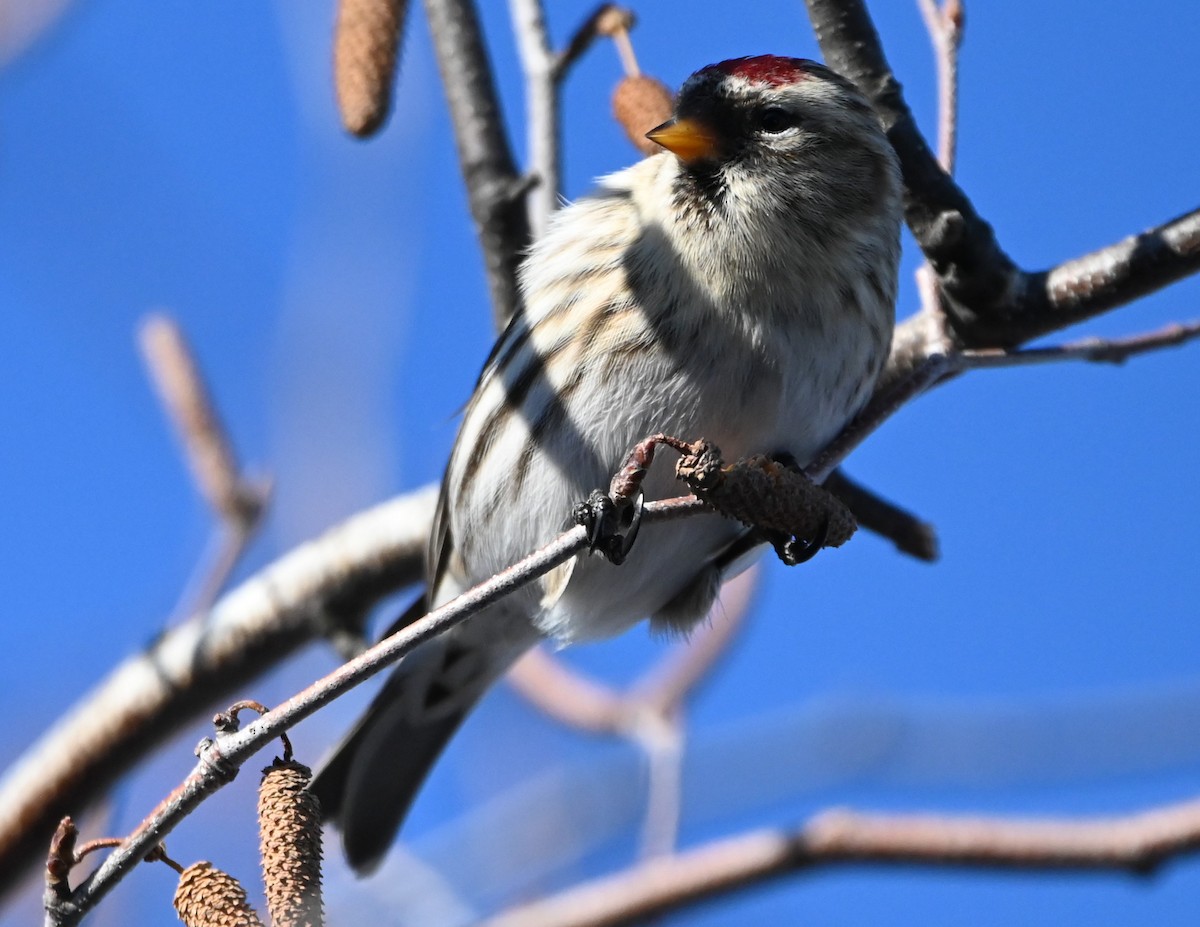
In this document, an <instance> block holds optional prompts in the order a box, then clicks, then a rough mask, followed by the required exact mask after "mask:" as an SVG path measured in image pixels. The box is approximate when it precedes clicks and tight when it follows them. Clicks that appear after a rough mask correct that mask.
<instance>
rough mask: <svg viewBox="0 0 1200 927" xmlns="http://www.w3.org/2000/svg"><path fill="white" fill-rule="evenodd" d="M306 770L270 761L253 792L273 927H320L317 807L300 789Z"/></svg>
mask: <svg viewBox="0 0 1200 927" xmlns="http://www.w3.org/2000/svg"><path fill="white" fill-rule="evenodd" d="M310 779H312V770H310V769H309V768H308V767H307V766H303V765H301V764H300V763H297V762H294V761H291V760H278V759H277V760H275V762H274V763H272V764H271V765H270V766H269V767H268V768H267V769H265V770H263V779H262V784H261V785H259V787H258V832H259V845H260V852H261V854H262V867H263V882H264V884H265V885H266V889H267V909H268V910H269V911H270V913H271V923H272V924H273V925H274V927H320V925H321V924H322V923H324V914H323V913H322V910H321V807H320V804H319V802H318V801H317V797H316V796H315V795H313V794H312V793H311V792H306V791H305V790H304V787H305V786H306V785H308V782H309V780H310Z"/></svg>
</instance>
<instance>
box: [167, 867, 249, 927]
mask: <svg viewBox="0 0 1200 927" xmlns="http://www.w3.org/2000/svg"><path fill="white" fill-rule="evenodd" d="M175 913H176V914H178V915H179V919H180V920H181V921H183V922H184V923H185V924H187V925H188V927H263V923H262V921H260V920H259V919H258V914H256V913H255V911H254V909H253V908H252V907H250V902H249V901H247V900H246V890H245V889H244V888H242V883H241V882H239V881H238V880H237V879H235V878H234V877H233V876H231V875H230V874H229V873H227V872H222V871H221V870H220V869H218V868H217V867H216V866H214V865H213V864H212V863H208V862H199V863H193V864H192V865H190V866H188V867H187V869H185V870H183V872H182V873H180V876H179V885H178V887H176V889H175Z"/></svg>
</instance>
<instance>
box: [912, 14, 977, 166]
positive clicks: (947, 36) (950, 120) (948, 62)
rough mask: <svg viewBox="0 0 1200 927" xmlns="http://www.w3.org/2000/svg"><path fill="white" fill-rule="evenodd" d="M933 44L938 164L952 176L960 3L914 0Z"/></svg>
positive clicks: (955, 128) (960, 42)
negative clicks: (936, 94)
mask: <svg viewBox="0 0 1200 927" xmlns="http://www.w3.org/2000/svg"><path fill="white" fill-rule="evenodd" d="M917 5H918V6H920V8H921V16H922V17H923V18H924V20H925V28H926V29H927V30H928V31H929V39H930V41H931V42H932V43H933V52H934V60H935V61H936V63H937V77H938V162H939V163H940V164H941V165H942V170H944V171H945V172H946V173H947V174H953V173H954V160H955V149H956V148H957V144H958V50H959V48H960V47H961V46H962V38H963V24H964V22H965V17H964V12H963V5H962V0H941V2H940V3H939V0H917Z"/></svg>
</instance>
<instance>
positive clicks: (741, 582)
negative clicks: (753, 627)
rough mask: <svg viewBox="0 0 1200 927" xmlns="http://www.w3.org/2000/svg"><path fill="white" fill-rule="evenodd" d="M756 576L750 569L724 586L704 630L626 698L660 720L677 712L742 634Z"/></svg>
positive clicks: (656, 667)
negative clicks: (646, 709)
mask: <svg viewBox="0 0 1200 927" xmlns="http://www.w3.org/2000/svg"><path fill="white" fill-rule="evenodd" d="M758 576H759V570H758V568H757V567H752V568H751V569H749V570H747V571H746V572H744V573H741V574H739V575H738V576H735V577H734V578H733V579H731V580H729V581H728V582H727V583H725V585H724V586H723V587H722V588H721V595H720V597H719V598H718V599H717V602H716V604H715V605H714V606H713V611H712V614H711V615H710V616H709V619H708V621H707V622H706V623H705V625H704V627H702V628H701V629H699V630H698V631H697V632H696V633H695V634H694V635H693V636H692V638H691V640H689V641H688V642H687V644H686V645H681V646H679V647H676V648H673V649H672V650H671V651H669V652H668V653H667V654H666V656H665V657H664V658H663V659H662V660H661V661H660V662H659V663H657V664H655V665H654V666H653V667H651V668H650V670H649V671H647V672H646V673H645V674H644V675H642V676H641V677H640V678H639V679H638V680H637V681H636V682H635V683H634V684H633V686H632V688H631V690H630V693H629V697H630V698H631V699H633V700H634V701H636V702H638V703H640V704H643V705H646V706H647V707H648V708H649V709H650V710H651V711H653V712H655V713H657V714H659V715H661V716H663V717H669V716H671V715H673V714H676V713H677V712H679V711H680V710H681V709H682V707H683V703H684V701H685V700H686V699H687V697H688V695H689V694H690V693H691V692H692V690H693V689H695V688H696V686H698V685H699V684H700V683H701V682H702V681H703V680H704V679H706V678H707V677H708V674H709V673H710V672H711V671H712V668H713V667H714V666H715V665H716V662H717V660H719V659H720V658H721V656H722V655H724V654H725V653H726V652H727V651H728V650H729V645H730V644H731V643H732V642H733V640H734V638H735V637H737V634H738V632H739V631H741V629H742V626H743V624H744V622H745V620H746V617H747V616H748V615H749V612H750V605H751V603H752V602H753V600H754V593H755V590H756V589H757V587H758Z"/></svg>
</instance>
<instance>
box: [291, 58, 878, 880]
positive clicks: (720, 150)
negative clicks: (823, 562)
mask: <svg viewBox="0 0 1200 927" xmlns="http://www.w3.org/2000/svg"><path fill="white" fill-rule="evenodd" d="M656 137H657V138H659V140H660V141H661V142H662V143H663V144H664V145H666V146H667V147H669V148H671V149H672V151H671V152H664V153H662V154H659V155H655V156H652V157H650V158H647V159H646V160H644V161H642V162H641V163H639V164H637V165H635V166H633V167H630V168H628V169H626V170H624V171H620V172H619V173H616V174H613V175H611V176H609V177H607V178H605V179H604V180H603V181H601V183H600V186H599V188H598V190H597V191H596V192H594V193H592V194H591V195H589V196H586V197H584V198H582V199H580V200H579V201H578V202H576V203H575V204H573V205H571V206H569V207H567V208H565V209H563V210H562V211H561V212H559V213H558V214H557V215H556V216H555V218H554V220H553V221H552V223H551V225H550V228H549V230H548V232H547V234H546V235H545V236H544V237H543V238H542V240H540V241H539V242H538V243H537V244H536V245H535V246H534V247H533V249H532V251H531V253H530V255H529V257H528V259H527V260H526V262H525V264H524V267H523V270H522V289H523V294H524V301H525V311H524V313H523V315H521V316H520V317H518V318H517V319H516V320H515V321H514V322H513V323H512V324H511V325H510V326H509V328H508V329H507V330H506V331H505V333H504V334H503V336H502V337H501V338H500V340H499V342H498V343H497V345H496V348H495V350H494V351H493V355H492V358H491V360H490V361H489V363H488V365H487V366H486V367H485V369H484V372H483V374H482V376H481V377H480V381H479V384H478V385H477V387H476V390H475V393H474V396H473V397H472V400H471V403H470V405H469V406H468V408H467V410H466V413H465V416H464V420H463V423H462V427H461V430H460V432H459V436H458V440H457V442H456V445H455V449H454V452H453V455H452V457H451V460H450V464H449V466H448V468H447V472H446V477H445V481H444V485H443V494H442V504H441V506H440V514H439V518H438V524H437V529H436V531H435V535H434V537H433V539H432V542H431V547H430V574H429V575H430V589H431V593H432V595H431V598H432V603H433V604H434V605H437V604H441V603H442V602H445V601H447V600H448V599H450V598H452V597H453V596H454V595H456V594H458V593H459V592H460V591H462V590H463V589H465V588H468V587H470V586H471V585H473V584H475V583H477V582H479V581H481V580H483V579H485V578H487V577H489V576H491V575H492V574H494V573H496V572H497V571H499V570H501V569H503V568H504V567H506V566H508V565H509V564H511V563H512V562H513V561H514V560H516V559H518V558H519V557H521V556H523V555H524V554H526V553H528V552H529V551H531V550H533V549H535V548H536V547H538V546H540V545H542V544H544V543H546V542H548V541H549V540H551V539H553V538H554V537H555V536H557V535H558V534H559V533H561V532H562V531H563V530H565V529H566V528H567V527H569V526H570V524H571V512H572V508H573V505H574V504H575V503H576V502H578V501H580V500H581V499H583V498H585V497H586V496H587V495H588V493H589V492H591V491H592V490H593V489H595V488H597V487H603V486H607V485H608V481H609V478H610V477H611V475H612V473H613V472H614V471H615V470H616V469H617V468H619V466H620V465H621V463H622V461H623V459H624V457H625V455H626V454H627V453H628V451H629V449H630V447H631V446H632V445H633V444H634V443H635V442H637V441H638V440H640V439H641V438H643V437H646V436H647V435H650V434H653V433H656V432H666V433H668V434H673V435H678V436H680V437H683V438H686V439H695V438H699V437H704V438H707V439H709V440H711V441H713V442H715V443H716V444H717V445H718V446H719V447H720V448H721V450H722V451H723V453H724V455H725V456H726V457H727V458H729V459H733V458H736V457H739V456H743V455H749V454H755V453H776V454H784V455H787V456H789V457H791V458H792V459H794V460H795V461H796V462H798V463H800V464H804V463H806V462H807V461H808V460H810V459H811V458H812V457H813V456H814V455H815V454H816V452H817V451H819V450H820V449H821V448H822V447H823V446H824V445H825V444H827V443H828V442H829V441H830V440H831V439H832V438H833V437H834V436H835V435H836V434H837V433H838V432H839V431H840V430H841V428H842V427H843V426H844V425H845V423H846V422H847V421H848V420H849V419H850V418H851V417H852V416H853V415H854V413H855V412H856V411H857V410H858V409H859V408H860V407H861V406H862V404H863V403H864V402H865V401H866V399H867V397H868V396H869V395H870V392H871V389H872V387H873V385H874V382H875V380H876V378H877V376H878V373H879V371H880V369H881V368H882V365H883V363H884V360H885V359H886V356H887V350H888V346H889V343H890V340H891V332H892V326H893V311H894V310H893V306H894V301H895V290H896V270H897V262H898V258H899V224H900V217H901V201H900V180H899V171H898V168H897V165H896V161H895V156H894V154H893V153H892V150H891V147H890V145H889V144H888V142H887V140H886V138H885V137H884V135H883V132H882V130H881V129H880V127H879V124H878V121H877V119H876V117H875V115H874V113H873V112H872V111H871V109H870V107H869V105H868V104H867V103H866V101H865V100H864V99H863V98H862V97H861V96H860V95H859V94H858V93H857V91H855V90H854V88H853V87H852V86H851V85H850V84H849V83H848V82H847V81H845V80H844V79H842V78H840V77H839V76H837V75H836V74H834V73H833V72H831V71H829V70H827V69H826V68H824V67H822V66H820V65H817V64H815V63H813V62H808V61H803V60H800V59H792V58H777V57H774V56H761V57H758V58H748V59H736V60H733V61H728V62H722V63H721V64H718V65H713V66H710V67H708V68H705V69H703V70H701V71H699V72H697V73H696V74H695V75H693V76H692V77H691V78H690V79H689V80H688V82H687V83H686V84H685V85H684V87H683V89H682V90H681V92H680V96H679V100H678V103H677V107H676V119H675V120H674V121H673V125H672V127H671V128H670V131H666V132H663V133H659V134H658V135H657V136H656ZM644 488H645V491H646V496H647V498H649V499H655V498H669V497H671V496H675V495H679V494H680V489H679V488H678V485H677V484H675V483H674V480H673V477H672V474H671V472H670V468H669V467H656V468H654V469H653V470H652V471H651V473H650V476H649V478H648V479H647V482H646V484H645V486H644ZM744 533H745V529H743V528H742V527H741V526H740V525H738V524H736V523H734V522H731V521H727V520H724V519H722V518H720V517H719V516H716V515H710V516H699V517H696V518H691V519H687V520H685V521H681V522H671V523H658V524H653V525H648V526H646V527H645V528H643V530H642V533H641V534H640V536H639V538H638V541H637V543H636V544H635V545H634V547H633V550H632V551H631V552H630V554H629V557H628V559H627V561H626V562H625V563H624V564H622V565H621V566H614V565H612V564H610V563H609V562H608V561H607V560H605V559H604V558H603V557H599V556H591V557H589V556H587V555H586V554H585V555H581V556H580V557H577V558H575V559H574V560H572V561H570V562H569V563H567V564H565V565H564V566H563V567H560V568H559V569H558V570H557V571H555V572H554V573H552V574H550V575H549V576H547V577H545V578H544V579H543V580H542V581H541V582H539V583H535V584H533V585H532V586H530V587H527V588H526V589H525V590H522V591H520V592H518V593H516V594H514V595H513V596H511V597H509V598H508V599H506V600H504V601H503V602H501V603H499V604H497V605H495V606H493V607H492V608H489V609H488V610H487V611H486V612H484V613H482V614H480V615H478V616H476V617H474V618H472V619H470V620H469V621H468V622H467V623H466V624H465V625H463V626H460V627H459V628H458V629H456V630H455V631H453V632H451V633H450V634H449V635H446V636H445V637H443V638H441V639H439V640H437V641H433V642H431V644H430V645H427V646H426V647H424V648H422V649H421V650H420V651H418V652H417V653H414V654H413V655H412V656H411V657H409V658H408V659H406V660H405V662H404V663H403V664H402V665H401V666H400V667H399V668H398V670H397V671H396V675H395V676H393V678H392V680H390V681H389V683H388V685H387V687H386V688H385V690H384V691H383V693H381V695H380V697H379V698H377V700H376V702H375V704H374V705H373V706H372V709H371V711H370V712H369V714H368V716H367V717H366V718H365V719H364V721H363V722H362V723H361V724H360V725H359V727H358V728H356V730H355V731H354V732H353V733H352V734H351V736H350V737H349V738H348V740H347V741H346V743H345V744H344V745H343V747H342V748H341V750H340V751H339V753H338V755H337V756H336V757H335V758H334V760H333V761H332V762H331V763H330V764H329V765H328V766H327V767H326V769H325V770H324V771H323V772H322V774H321V776H320V777H319V779H318V782H317V784H316V786H315V789H316V790H317V792H318V794H319V795H320V796H321V797H322V800H323V802H324V803H325V804H326V805H327V806H328V808H327V810H328V812H329V813H330V814H331V816H333V817H336V818H337V819H338V820H339V822H340V824H341V826H342V829H343V837H344V844H345V846H346V850H347V854H348V856H349V857H350V859H351V862H352V863H353V864H354V865H356V866H357V867H359V868H367V867H370V866H371V865H373V864H374V863H375V862H376V861H377V860H378V858H379V857H380V856H381V854H382V853H383V852H384V851H385V850H386V848H387V846H388V844H389V843H390V841H391V839H392V836H393V834H394V831H395V828H396V827H397V826H398V824H399V821H400V819H401V818H402V816H403V813H404V812H405V811H406V809H407V807H408V805H409V804H410V803H411V800H412V798H413V797H414V795H415V793H416V790H417V789H418V788H419V786H420V783H421V781H422V780H423V778H424V775H425V773H426V771H427V769H428V767H429V765H431V764H432V762H433V761H434V760H435V759H436V756H437V754H438V752H440V750H441V748H442V746H443V745H444V743H445V741H446V740H447V739H448V738H449V737H450V736H451V735H452V733H453V731H454V730H455V728H456V727H457V725H458V723H459V722H460V721H461V718H462V717H463V716H464V715H465V713H466V712H467V711H468V710H469V709H470V708H471V707H472V705H473V704H474V702H475V701H476V700H477V699H478V697H479V696H480V695H481V694H482V692H483V691H484V690H485V689H486V687H487V686H488V685H490V684H491V683H492V682H493V681H494V680H495V679H496V678H498V677H499V676H500V675H501V674H502V673H503V672H504V671H505V670H506V669H507V667H508V666H509V665H510V664H511V663H512V662H513V661H514V660H515V659H516V658H517V657H518V656H519V655H520V654H521V653H522V652H523V651H524V650H525V649H527V648H528V647H529V646H531V645H532V644H534V643H535V642H536V641H537V640H539V639H541V638H543V637H550V638H553V639H555V640H557V641H559V642H563V643H568V642H573V641H579V640H587V639H595V638H602V637H608V636H611V635H614V634H618V633H620V632H622V631H624V630H625V629H626V628H628V627H630V626H631V625H633V624H634V623H636V622H638V621H640V620H641V619H643V618H646V617H649V618H650V619H651V621H652V622H653V623H655V624H657V625H659V626H662V627H666V628H669V629H678V630H684V631H686V630H687V629H689V628H690V627H692V626H693V625H694V624H695V623H696V622H697V621H699V620H700V619H702V618H703V616H704V615H705V614H706V612H707V611H708V608H709V606H710V605H711V603H712V601H713V598H714V597H715V595H716V591H717V589H718V587H719V584H720V581H721V578H722V571H723V570H725V569H726V568H727V567H728V564H727V563H726V562H724V560H723V556H724V555H725V554H726V552H727V551H728V550H729V549H730V547H731V545H733V544H734V543H735V542H736V541H738V540H739V539H740V538H741V537H742V536H743V535H744ZM381 804H382V806H383V807H384V809H385V810H383V811H381V810H380V809H381ZM389 805H390V808H389V807H388V806H389Z"/></svg>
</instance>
